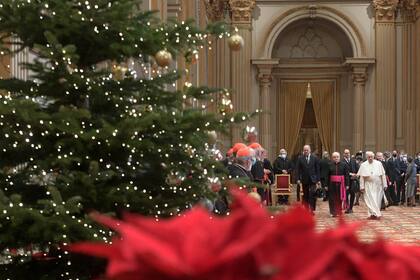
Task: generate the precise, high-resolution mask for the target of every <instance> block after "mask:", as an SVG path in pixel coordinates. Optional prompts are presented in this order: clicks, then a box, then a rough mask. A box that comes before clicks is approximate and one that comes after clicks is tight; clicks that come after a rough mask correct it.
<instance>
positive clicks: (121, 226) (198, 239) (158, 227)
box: [71, 191, 274, 280]
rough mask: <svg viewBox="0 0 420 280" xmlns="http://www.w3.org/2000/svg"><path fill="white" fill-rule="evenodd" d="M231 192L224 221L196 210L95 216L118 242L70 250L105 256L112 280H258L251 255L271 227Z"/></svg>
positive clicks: (256, 208) (259, 210) (249, 203)
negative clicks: (165, 216) (168, 215)
mask: <svg viewBox="0 0 420 280" xmlns="http://www.w3.org/2000/svg"><path fill="white" fill-rule="evenodd" d="M234 193H235V196H236V198H237V200H236V205H235V206H234V207H233V208H234V209H235V208H236V210H234V211H233V212H232V214H231V215H230V216H228V217H225V218H221V217H217V216H210V215H209V214H208V213H207V212H206V211H205V210H204V209H202V208H198V207H197V208H195V209H193V210H191V211H189V212H187V213H186V214H185V215H183V216H181V217H177V218H174V219H170V220H162V221H159V222H157V221H156V220H155V219H151V218H146V217H142V216H135V215H126V216H125V218H124V221H116V220H113V219H111V218H108V217H105V216H101V215H95V217H94V218H95V219H96V220H97V221H99V222H101V223H103V224H105V225H107V226H109V227H111V228H112V229H114V230H115V231H117V232H118V233H119V234H120V238H115V239H114V240H113V242H112V245H105V244H93V243H81V244H76V245H73V246H72V247H71V250H72V251H75V252H82V253H86V254H90V255H95V256H99V257H105V258H107V259H108V260H109V265H108V268H107V276H108V277H109V278H112V279H165V280H168V279H221V280H229V279H244V280H246V279H258V277H259V276H260V270H259V267H258V263H257V262H256V260H255V256H254V254H253V252H254V251H255V248H256V247H257V246H259V245H260V244H261V243H262V242H263V240H264V239H265V238H266V236H267V235H269V234H271V232H272V231H273V226H274V223H271V222H270V218H269V216H268V215H267V214H266V212H265V210H264V209H262V208H261V206H259V205H258V204H257V203H256V202H254V201H253V200H250V199H246V195H245V194H243V193H240V192H239V191H234Z"/></svg>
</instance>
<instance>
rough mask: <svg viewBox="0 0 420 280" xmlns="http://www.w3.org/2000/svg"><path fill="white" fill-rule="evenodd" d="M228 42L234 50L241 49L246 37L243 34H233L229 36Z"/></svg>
mask: <svg viewBox="0 0 420 280" xmlns="http://www.w3.org/2000/svg"><path fill="white" fill-rule="evenodd" d="M228 44H229V48H230V49H231V50H232V51H239V50H240V49H242V48H243V46H244V44H245V42H244V38H242V36H241V35H239V34H233V35H232V36H230V37H229V39H228Z"/></svg>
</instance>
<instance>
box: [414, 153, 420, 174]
mask: <svg viewBox="0 0 420 280" xmlns="http://www.w3.org/2000/svg"><path fill="white" fill-rule="evenodd" d="M414 164H415V165H416V166H417V174H420V152H418V153H417V157H416V159H415V160H414Z"/></svg>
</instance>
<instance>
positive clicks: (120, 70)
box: [112, 65, 128, 81]
mask: <svg viewBox="0 0 420 280" xmlns="http://www.w3.org/2000/svg"><path fill="white" fill-rule="evenodd" d="M127 70H128V68H127V67H125V66H121V65H114V66H113V67H112V76H113V77H114V79H115V80H117V81H121V80H123V79H124V77H125V74H126V73H127Z"/></svg>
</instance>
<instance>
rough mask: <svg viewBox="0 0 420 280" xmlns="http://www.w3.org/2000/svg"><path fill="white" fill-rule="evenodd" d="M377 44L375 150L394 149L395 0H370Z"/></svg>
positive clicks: (396, 1)
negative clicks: (371, 0)
mask: <svg viewBox="0 0 420 280" xmlns="http://www.w3.org/2000/svg"><path fill="white" fill-rule="evenodd" d="M373 5H374V8H375V18H376V23H375V37H376V40H375V44H376V98H375V99H376V150H378V151H384V150H390V149H394V147H395V138H396V111H395V101H396V99H395V98H396V69H395V68H396V55H395V52H396V34H395V11H396V9H397V6H398V0H373Z"/></svg>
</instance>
